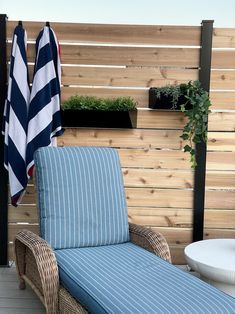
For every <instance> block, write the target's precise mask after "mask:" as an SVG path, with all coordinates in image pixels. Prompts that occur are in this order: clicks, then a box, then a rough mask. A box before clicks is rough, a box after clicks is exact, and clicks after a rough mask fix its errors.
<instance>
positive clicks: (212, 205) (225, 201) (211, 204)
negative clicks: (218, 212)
mask: <svg viewBox="0 0 235 314" xmlns="http://www.w3.org/2000/svg"><path fill="white" fill-rule="evenodd" d="M234 204H235V190H233V191H223V190H221V191H216V190H215V191H206V194H205V208H207V209H234Z"/></svg>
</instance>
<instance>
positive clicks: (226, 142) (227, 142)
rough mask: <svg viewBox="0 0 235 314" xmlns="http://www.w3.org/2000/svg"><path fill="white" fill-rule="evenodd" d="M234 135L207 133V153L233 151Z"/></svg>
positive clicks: (230, 133) (232, 133)
mask: <svg viewBox="0 0 235 314" xmlns="http://www.w3.org/2000/svg"><path fill="white" fill-rule="evenodd" d="M234 143H235V133H234V132H209V133H208V146H207V149H208V150H209V151H221V152H225V151H232V152H234V151H235V145H234Z"/></svg>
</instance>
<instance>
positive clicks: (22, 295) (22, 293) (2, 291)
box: [0, 266, 46, 314]
mask: <svg viewBox="0 0 235 314" xmlns="http://www.w3.org/2000/svg"><path fill="white" fill-rule="evenodd" d="M18 285H19V283H18V278H17V275H16V268H15V267H14V266H12V267H10V268H0V314H45V313H46V312H45V309H44V306H43V305H42V303H41V302H40V300H39V299H38V297H37V296H36V295H35V293H34V292H33V291H32V289H31V288H30V287H28V286H27V288H26V289H25V290H19V288H18Z"/></svg>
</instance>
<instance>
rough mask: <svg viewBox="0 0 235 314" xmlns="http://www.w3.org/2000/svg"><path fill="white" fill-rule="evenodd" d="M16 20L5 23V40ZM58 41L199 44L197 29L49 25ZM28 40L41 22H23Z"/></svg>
mask: <svg viewBox="0 0 235 314" xmlns="http://www.w3.org/2000/svg"><path fill="white" fill-rule="evenodd" d="M17 24H18V21H7V38H9V39H11V38H12V33H13V31H14V28H15V26H16V25H17ZM50 24H51V27H52V28H53V29H54V31H55V32H56V35H57V37H58V39H59V41H60V42H75V43H76V42H88V43H99V42H100V43H110V44H117V43H118V44H120V43H123V44H145V45H186V46H199V45H200V26H168V25H129V24H128V25H125V24H88V23H58V22H51V23H50ZM23 25H24V27H25V29H27V35H28V39H29V40H35V38H36V37H37V36H38V33H39V31H40V30H41V28H42V27H43V26H44V24H43V23H42V22H29V21H23Z"/></svg>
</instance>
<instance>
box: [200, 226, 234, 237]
mask: <svg viewBox="0 0 235 314" xmlns="http://www.w3.org/2000/svg"><path fill="white" fill-rule="evenodd" d="M218 238H222V239H234V238H235V228H232V229H227V228H221V229H220V228H205V229H204V239H206V240H207V239H218Z"/></svg>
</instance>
